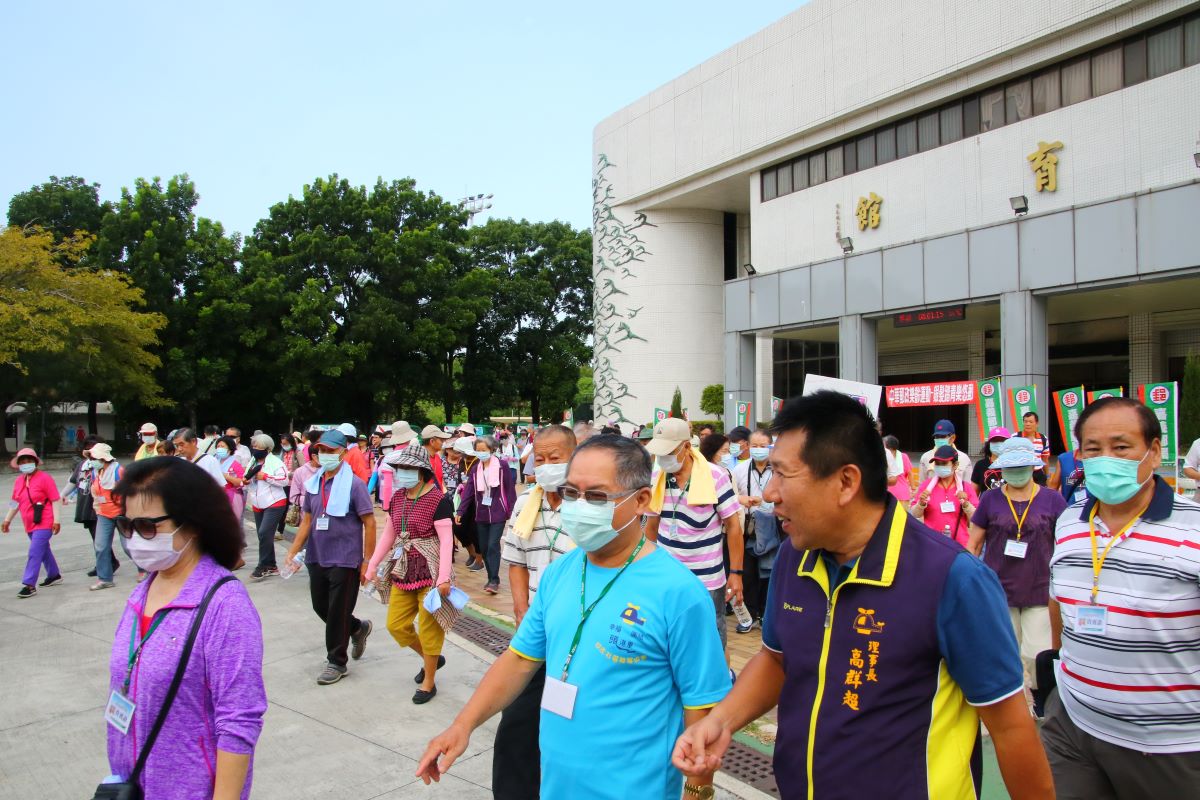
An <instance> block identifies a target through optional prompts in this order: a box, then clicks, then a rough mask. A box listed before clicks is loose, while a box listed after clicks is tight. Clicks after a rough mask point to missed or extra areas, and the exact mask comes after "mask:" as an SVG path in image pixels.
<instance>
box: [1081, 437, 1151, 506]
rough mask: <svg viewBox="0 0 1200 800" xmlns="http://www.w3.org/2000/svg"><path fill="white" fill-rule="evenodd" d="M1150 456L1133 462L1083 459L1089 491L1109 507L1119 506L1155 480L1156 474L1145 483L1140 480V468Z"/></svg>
mask: <svg viewBox="0 0 1200 800" xmlns="http://www.w3.org/2000/svg"><path fill="white" fill-rule="evenodd" d="M1149 455H1150V453H1149V451H1147V453H1146V455H1144V456H1142V457H1141V458H1140V459H1139V460H1137V461H1133V460H1132V459H1128V458H1114V457H1113V456H1093V457H1092V458H1085V459H1083V477H1084V479H1085V480H1086V481H1087V490H1088V492H1089V493H1091V494H1093V495H1095V497H1096V499H1097V500H1099V501H1100V502H1101V503H1104V504H1105V505H1108V506H1119V505H1120V504H1121V503H1124V502H1125V501H1126V500H1128V499H1129V498H1131V497H1133V496H1134V495H1135V494H1137V493H1138V491H1139V490H1141V488H1142V487H1143V486H1145V485H1146V482H1147V481H1151V480H1154V473H1153V472H1151V473H1150V477H1149V478H1147V479H1146V480H1144V481H1139V480H1138V467H1140V466H1141V465H1142V462H1143V461H1145V460H1146V458H1147V457H1148V456H1149Z"/></svg>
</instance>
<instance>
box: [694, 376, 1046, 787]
mask: <svg viewBox="0 0 1200 800" xmlns="http://www.w3.org/2000/svg"><path fill="white" fill-rule="evenodd" d="M772 432H773V433H777V434H778V435H779V439H778V441H777V442H776V445H775V449H774V450H773V452H772V454H771V467H772V470H773V472H774V477H773V478H772V479H771V481H770V483H768V484H767V487H766V490H765V491H764V493H763V499H764V500H766V501H768V502H772V503H774V504H775V515H776V517H777V518H778V519H779V523H780V527H781V529H782V531H783V532H784V533H786V534H787V538H788V539H789V540H790V546H789V542H788V541H785V542H784V543H783V544H782V545H781V546H780V548H779V555H778V557H777V560H776V562H775V569H774V572H773V575H772V579H771V588H770V593H769V597H768V602H767V611H766V616H765V618H764V620H763V648H762V650H761V651H760V652H759V653H758V654H757V655H756V656H755V657H754V658H753V659H752V660H751V661H750V663H749V664H747V665H746V668H745V670H743V672H742V674H741V675H740V676H739V677H738V681H737V683H736V684H735V685H734V688H733V691H732V692H731V693H730V694H729V696H728V697H727V698H726V699H725V700H723V701H722V702H721V703H719V704H718V705H717V706H716V707H715V708H714V709H713V711H712V712H711V713H710V714H709V715H708V716H707V717H705V719H704V720H702V721H701V722H698V723H696V724H695V725H693V726H691V727H690V728H689V729H688V730H687V731H685V732H684V734H683V735H682V736H681V737H680V739H679V741H678V743H677V745H676V748H675V753H674V755H673V760H674V763H675V764H676V766H678V767H679V768H680V769H681V770H684V771H685V772H699V771H701V769H700V768H701V767H702V768H703V769H715V768H717V767H718V766H719V764H720V759H721V756H722V755H723V754H724V752H725V749H726V748H727V747H728V745H729V741H730V738H731V736H732V734H733V732H734V731H737V730H739V729H740V728H742V727H743V726H744V725H746V724H747V723H749V722H751V721H753V720H755V719H757V718H758V717H760V716H761V715H762V714H764V713H766V712H767V711H769V710H770V709H771V708H772V707H773V706H775V705H778V706H779V733H778V737H777V739H776V744H775V779H776V782H777V783H778V785H779V792H780V796H781V797H783V798H784V800H796V799H797V798H824V797H872V796H876V795H878V794H879V792H880V791H881V790H883V791H884V793H885V794H886V795H887V796H888V798H889V800H908V799H909V798H913V799H916V798H920V799H921V800H925V799H926V798H934V799H935V800H948V799H950V798H954V799H957V798H977V797H979V795H980V790H981V775H982V770H981V764H982V748H981V738H982V737H981V732H980V728H979V722H980V720H982V721H983V722H984V724H985V725H986V726H987V729H988V731H989V732H990V734H991V736H992V740H993V742H994V743H995V746H996V755H997V757H998V759H999V762H1000V771H1001V773H1002V775H1003V777H1004V783H1005V785H1006V786H1007V788H1008V791H1009V794H1010V795H1011V796H1012V797H1013V798H1014V799H1018V798H1050V797H1053V796H1054V787H1053V783H1052V780H1051V776H1050V767H1049V765H1048V764H1047V761H1046V755H1045V752H1044V751H1043V749H1042V746H1041V744H1040V742H1039V741H1038V735H1037V731H1036V729H1035V727H1034V723H1033V719H1032V717H1031V716H1030V713H1029V709H1028V706H1027V705H1026V700H1025V696H1024V691H1023V679H1022V673H1021V658H1020V654H1019V652H1018V649H1017V642H1016V639H1015V638H1014V636H1013V633H1012V626H1011V624H1010V622H1009V618H1008V609H1007V605H1006V600H1005V596H1004V591H1003V589H1002V588H1001V586H1000V582H999V579H997V578H996V575H995V573H993V572H992V571H991V570H989V569H988V568H987V567H986V566H985V565H984V564H983V562H981V561H979V559H977V558H975V557H974V556H973V555H971V554H970V553H968V552H967V551H965V550H964V549H963V548H962V546H961V545H959V544H957V543H956V542H954V541H953V540H951V539H947V538H945V537H944V536H941V535H940V534H938V533H936V532H934V531H932V530H930V529H929V528H927V527H925V526H924V525H923V524H921V523H920V522H919V521H917V520H916V519H915V518H913V517H912V516H910V515H909V514H906V513H905V511H904V508H903V507H901V506H898V505H897V503H896V501H895V498H893V497H892V496H891V495H890V494H889V493H888V491H887V463H886V460H885V457H884V452H883V444H882V442H881V440H880V438H879V435H878V433H877V432H876V429H875V421H874V420H873V419H872V418H871V416H870V414H869V413H868V412H867V411H866V410H865V409H864V408H863V406H862V404H861V403H859V402H858V401H857V400H854V399H852V398H850V397H847V396H845V395H841V394H837V393H834V392H817V393H815V394H811V395H806V396H804V397H796V398H792V399H791V400H789V401H788V402H787V403H786V404H785V405H784V407H783V409H782V410H781V411H780V413H779V416H778V417H777V418H776V419H775V425H774V428H773V431H772Z"/></svg>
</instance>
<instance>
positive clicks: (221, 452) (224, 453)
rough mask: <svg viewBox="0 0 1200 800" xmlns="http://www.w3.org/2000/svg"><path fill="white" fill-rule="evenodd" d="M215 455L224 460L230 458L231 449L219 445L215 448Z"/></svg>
mask: <svg viewBox="0 0 1200 800" xmlns="http://www.w3.org/2000/svg"><path fill="white" fill-rule="evenodd" d="M213 455H214V456H216V457H217V458H219V459H221V460H222V461H224V460H225V459H227V458H229V451H228V450H227V449H225V448H224V447H218V448H216V449H215V450H213Z"/></svg>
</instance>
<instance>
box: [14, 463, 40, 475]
mask: <svg viewBox="0 0 1200 800" xmlns="http://www.w3.org/2000/svg"><path fill="white" fill-rule="evenodd" d="M17 469H18V470H20V471H21V474H22V475H32V474H33V471H34V470H35V469H37V464H34V463H33V462H32V461H30V462H26V463H24V464H18V465H17Z"/></svg>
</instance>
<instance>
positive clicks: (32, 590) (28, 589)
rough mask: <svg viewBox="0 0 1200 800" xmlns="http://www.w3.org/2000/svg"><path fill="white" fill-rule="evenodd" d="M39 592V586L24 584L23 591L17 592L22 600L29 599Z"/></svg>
mask: <svg viewBox="0 0 1200 800" xmlns="http://www.w3.org/2000/svg"><path fill="white" fill-rule="evenodd" d="M35 594H37V588H36V587H33V586H22V587H21V591H19V592H17V597H19V598H20V599H22V600H27V599H29V598H30V597H33V596H34V595H35Z"/></svg>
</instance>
